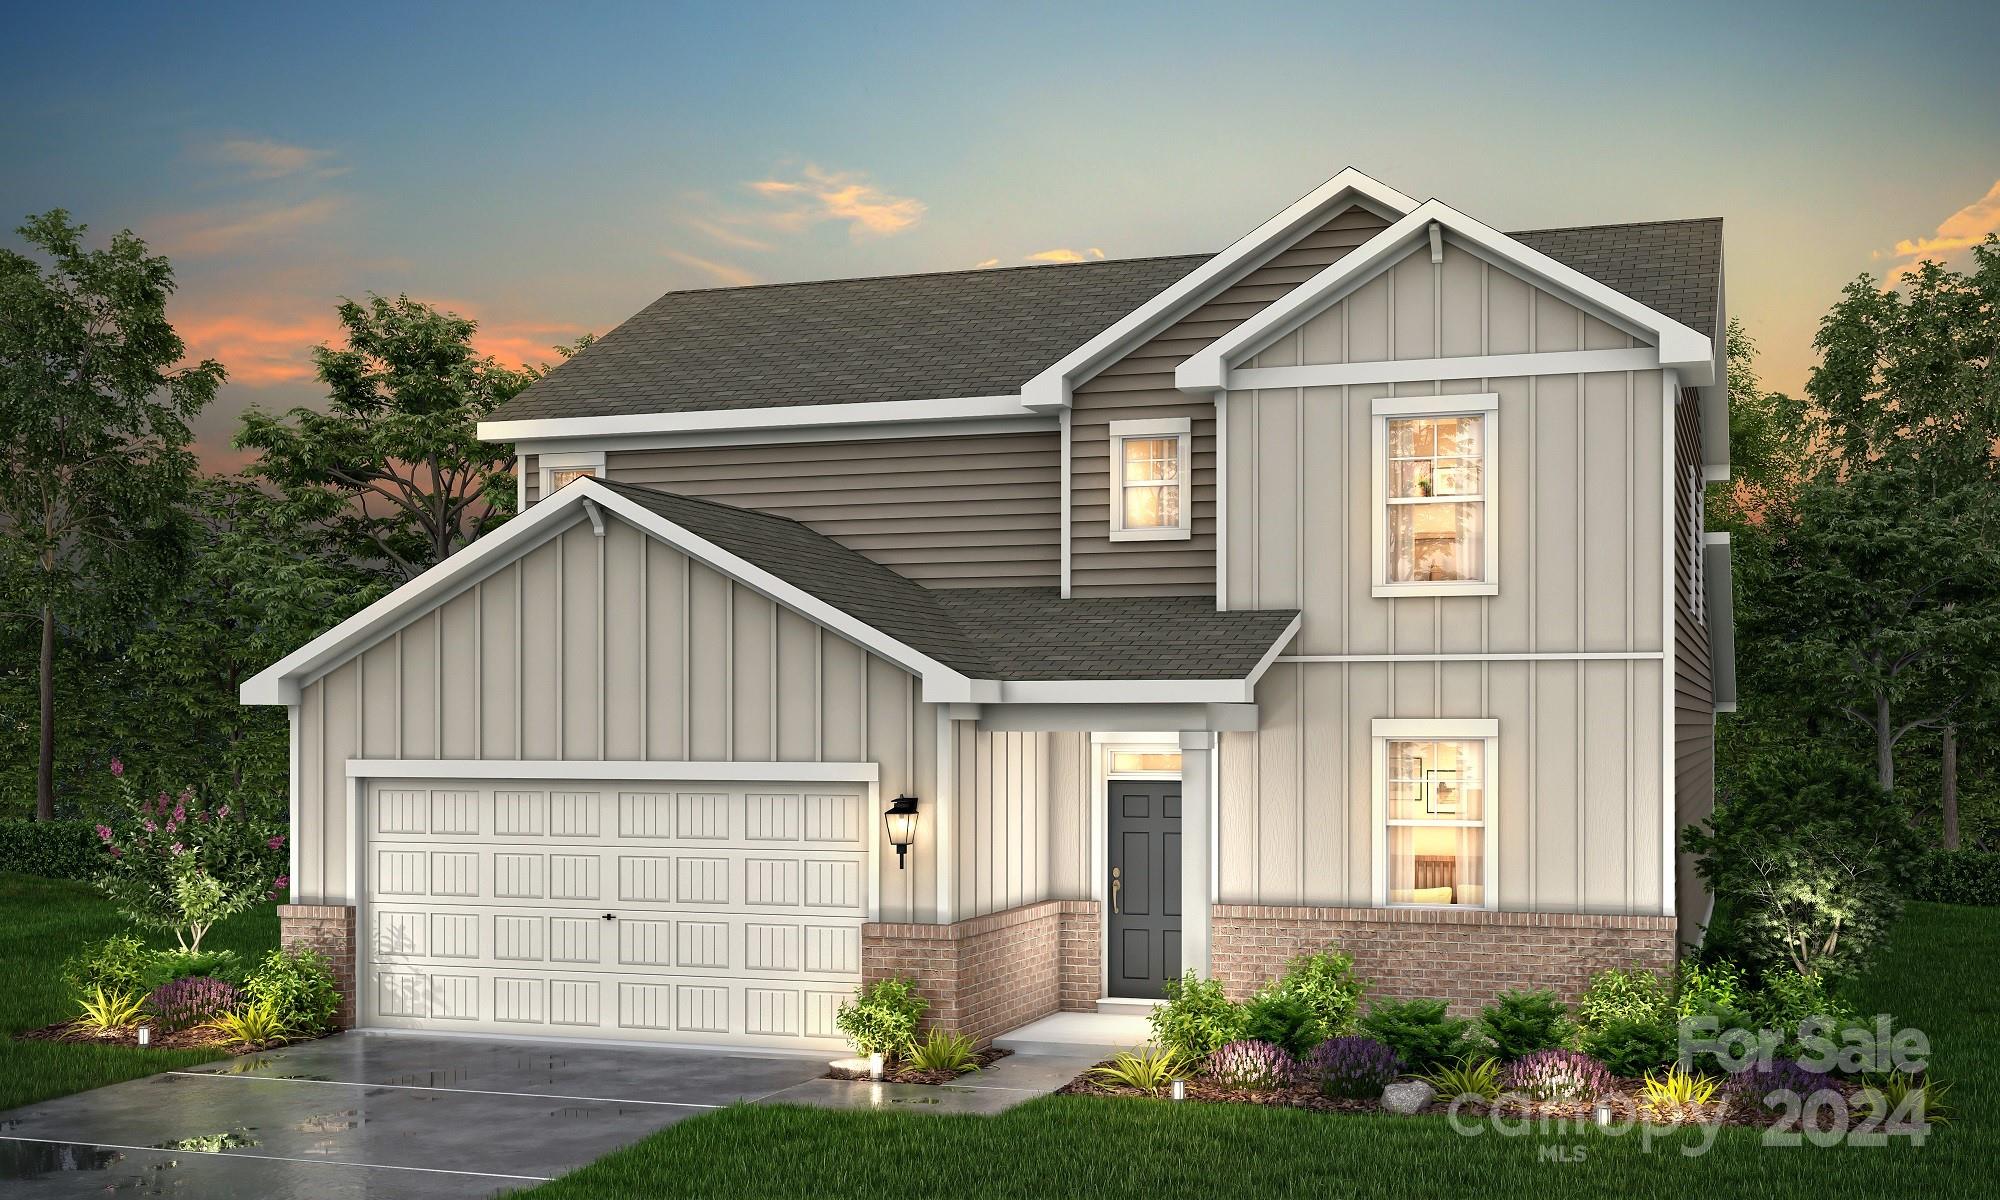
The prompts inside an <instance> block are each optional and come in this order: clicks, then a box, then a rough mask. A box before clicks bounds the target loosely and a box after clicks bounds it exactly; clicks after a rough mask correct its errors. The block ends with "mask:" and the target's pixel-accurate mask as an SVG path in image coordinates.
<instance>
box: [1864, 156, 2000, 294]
mask: <svg viewBox="0 0 2000 1200" xmlns="http://www.w3.org/2000/svg"><path fill="white" fill-rule="evenodd" d="M1992 233H2000V180H1995V181H1994V183H1993V186H1992V187H1990V188H1988V189H1986V194H1985V195H1984V196H1981V197H1980V198H1979V199H1977V200H1975V201H1973V202H1972V203H1971V204H1968V205H1966V206H1965V207H1964V208H1961V209H1959V210H1958V211H1957V212H1955V213H1953V214H1951V215H1950V216H1948V217H1946V218H1945V219H1944V220H1943V221H1942V222H1940V223H1939V225H1938V227H1937V232H1936V233H1934V234H1932V235H1931V236H1929V237H1919V238H1904V239H1903V240H1902V241H1900V242H1897V243H1896V248H1895V249H1893V250H1889V251H1881V250H1877V251H1876V252H1875V255H1874V257H1876V258H1877V259H1883V258H1891V259H1902V260H1903V261H1902V262H1900V263H1898V264H1897V265H1896V266H1893V267H1890V268H1889V270H1888V271H1887V273H1886V274H1884V276H1883V278H1882V286H1883V287H1884V288H1892V287H1894V286H1896V285H1897V284H1898V283H1900V282H1902V280H1903V278H1904V277H1905V276H1908V275H1911V274H1913V273H1915V271H1916V269H1917V264H1918V263H1920V262H1922V261H1924V260H1925V259H1933V258H1945V257H1947V256H1949V255H1951V254H1953V253H1955V252H1957V251H1959V250H1966V249H1970V248H1971V247H1973V246H1977V245H1978V244H1979V243H1981V242H1983V241H1985V240H1986V236H1987V235H1988V234H1992Z"/></svg>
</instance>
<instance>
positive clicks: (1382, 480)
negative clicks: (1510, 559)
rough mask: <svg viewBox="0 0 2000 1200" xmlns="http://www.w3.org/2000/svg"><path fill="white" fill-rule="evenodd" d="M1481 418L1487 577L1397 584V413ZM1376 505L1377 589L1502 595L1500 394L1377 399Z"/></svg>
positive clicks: (1404, 592)
mask: <svg viewBox="0 0 2000 1200" xmlns="http://www.w3.org/2000/svg"><path fill="white" fill-rule="evenodd" d="M1475 416H1476V417H1480V418H1482V428H1481V430H1480V437H1481V440H1482V441H1483V443H1484V448H1483V450H1482V451H1481V452H1480V457H1479V469H1480V477H1481V480H1482V482H1481V484H1480V487H1481V491H1480V500H1479V503H1480V504H1481V506H1482V508H1483V511H1482V513H1481V514H1480V515H1481V535H1480V539H1479V540H1480V562H1481V563H1482V564H1484V569H1485V575H1486V577H1485V578H1484V579H1478V580H1451V581H1438V582H1425V581H1419V582H1411V583H1391V582H1390V581H1389V507H1390V506H1389V421H1390V419H1391V418H1392V417H1475ZM1369 420H1370V421H1371V422H1372V424H1373V430H1372V432H1373V438H1372V444H1373V449H1374V455H1373V457H1374V463H1373V466H1372V468H1371V472H1372V475H1373V478H1374V496H1373V498H1374V509H1373V512H1372V513H1371V515H1370V517H1369V520H1370V523H1371V525H1372V528H1373V531H1374V532H1373V535H1372V537H1371V538H1370V542H1371V549H1372V556H1373V558H1374V560H1375V565H1374V568H1373V572H1372V579H1373V582H1374V594H1375V595H1376V596H1377V597H1385V598H1386V597H1393V596H1497V595H1499V594H1500V487H1499V482H1500V473H1499V464H1500V394H1499V393H1498V392H1478V393H1473V394H1471V395H1463V396H1384V397H1381V398H1380V399H1377V400H1375V401H1374V402H1373V405H1372V407H1371V415H1370V417H1369Z"/></svg>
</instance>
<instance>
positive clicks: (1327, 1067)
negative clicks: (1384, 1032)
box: [1300, 1037, 1403, 1100]
mask: <svg viewBox="0 0 2000 1200" xmlns="http://www.w3.org/2000/svg"><path fill="white" fill-rule="evenodd" d="M1300 1069H1301V1071H1302V1073H1303V1074H1304V1075H1305V1076H1306V1078H1308V1079H1313V1080H1317V1081H1318V1082H1319V1087H1320V1090H1321V1091H1322V1092H1325V1093H1326V1094H1327V1095H1329V1096H1345V1097H1348V1098H1349V1099H1353V1100H1362V1099H1372V1098H1373V1097H1375V1096H1378V1095H1380V1094H1381V1092H1382V1089H1383V1088H1385V1087H1387V1086H1389V1085H1390V1084H1392V1083H1394V1082H1396V1077H1397V1076H1398V1075H1401V1074H1402V1073H1403V1064H1402V1063H1400V1062H1398V1061H1397V1060H1396V1052H1395V1051H1394V1050H1391V1049H1389V1047H1387V1046H1385V1045H1383V1044H1382V1043H1380V1042H1378V1041H1376V1040H1375V1039H1374V1038H1366V1037H1337V1038H1328V1039H1327V1040H1326V1041H1323V1042H1321V1043H1320V1044H1319V1045H1318V1046H1317V1047H1316V1048H1314V1050H1313V1052H1312V1053H1311V1054H1309V1055H1307V1056H1306V1060H1305V1062H1304V1063H1302V1064H1301V1065H1300Z"/></svg>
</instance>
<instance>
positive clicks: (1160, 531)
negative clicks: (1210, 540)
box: [1110, 417, 1194, 542]
mask: <svg viewBox="0 0 2000 1200" xmlns="http://www.w3.org/2000/svg"><path fill="white" fill-rule="evenodd" d="M1193 431H1194V424H1193V422H1191V421H1189V420H1188V418H1186V417H1161V418H1158V419H1155V420H1148V421H1113V422H1111V472H1110V474H1111V478H1110V484H1111V497H1110V500H1111V504H1110V507H1111V540H1112V541H1114V542H1169V541H1186V540H1188V539H1189V538H1191V537H1193V536H1194V523H1193V522H1194V480H1193V479H1192V478H1191V472H1190V467H1191V465H1192V464H1191V460H1192V459H1193V448H1192V443H1193V441H1194V432H1193ZM1164 437H1170V438H1173V439H1175V445H1176V446H1177V447H1178V448H1179V450H1180V468H1179V470H1180V477H1179V478H1178V479H1177V480H1176V481H1175V483H1176V485H1177V486H1178V487H1179V488H1180V491H1181V503H1180V523H1179V524H1178V525H1172V526H1161V527H1158V528H1150V527H1149V528H1145V529H1127V528H1125V439H1126V438H1164Z"/></svg>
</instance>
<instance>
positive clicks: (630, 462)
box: [605, 431, 1062, 588]
mask: <svg viewBox="0 0 2000 1200" xmlns="http://www.w3.org/2000/svg"><path fill="white" fill-rule="evenodd" d="M1058 436H1059V435H1058V434H1056V433H1055V432H1053V431H1032V432H1022V433H1003V434H982V435H964V436H947V437H912V438H888V439H882V440H878V441H823V442H791V443H780V444H775V445H758V446H705V447H700V448H685V449H672V450H614V451H611V452H610V453H608V454H607V455H606V456H605V475H606V477H607V478H609V479H612V480H615V481H617V482H620V483H630V484H636V485H639V486H642V487H654V488H659V489H661V490H663V491H669V492H677V493H679V494H681V495H684V496H699V497H703V498H705V499H709V500H715V501H718V502H720V503H723V504H731V505H735V506H736V507H738V508H750V509H756V510H758V511H760V512H768V513H776V514H778V515H779V516H784V517H790V518H791V519H793V520H795V521H798V522H800V523H801V524H803V525H806V526H809V527H810V528H812V529H814V530H817V531H818V532H820V533H823V534H825V535H826V536H828V537H830V538H832V539H833V540H834V541H836V542H839V543H840V544H841V545H843V546H846V547H847V548H848V549H850V550H854V551H857V552H859V553H861V554H864V555H866V556H868V557H869V558H871V559H874V560H875V561H876V562H878V563H881V564H883V565H884V566H886V567H888V568H890V569H891V570H893V571H895V572H897V573H898V574H900V575H903V576H905V577H907V578H910V579H914V580H916V581H917V582H919V583H921V584H923V585H924V586H926V587H934V588H948V587H1053V586H1055V585H1056V583H1057V582H1058V572H1059V570H1060V566H1061V555H1062V551H1061V546H1060V540H1059V539H1060V531H1061V508H1062V500H1061V493H1060V492H1059V490H1058V488H1059V484H1060V480H1061V475H1062V465H1061V446H1060V443H1059V442H1058V440H1057V439H1058Z"/></svg>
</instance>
